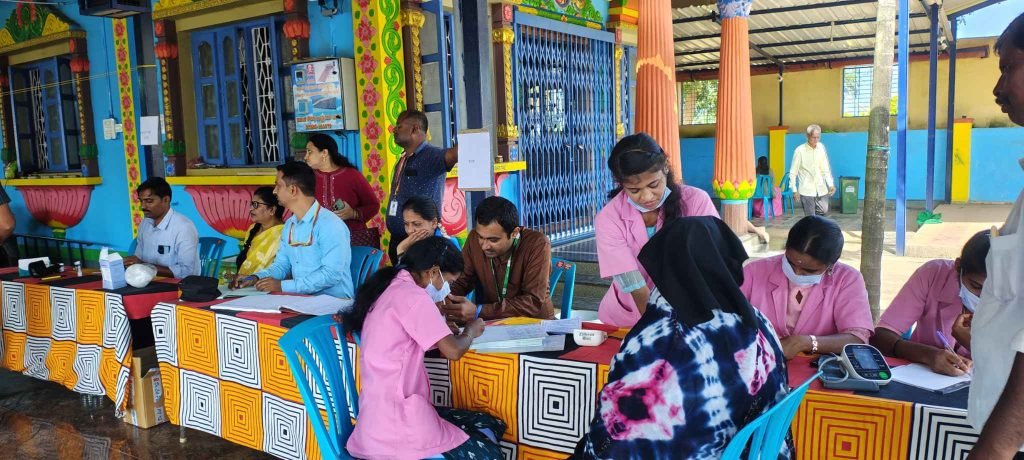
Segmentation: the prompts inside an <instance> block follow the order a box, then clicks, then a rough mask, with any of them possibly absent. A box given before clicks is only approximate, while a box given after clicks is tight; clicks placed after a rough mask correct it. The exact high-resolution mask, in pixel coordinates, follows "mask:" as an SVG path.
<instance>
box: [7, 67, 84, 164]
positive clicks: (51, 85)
mask: <svg viewBox="0 0 1024 460" xmlns="http://www.w3.org/2000/svg"><path fill="white" fill-rule="evenodd" d="M10 80H11V107H12V108H13V111H14V135H15V142H14V144H15V148H16V149H17V154H18V165H19V168H20V169H21V171H22V172H23V173H29V174H30V173H34V172H67V171H72V170H77V169H78V168H80V167H81V161H80V160H79V156H78V153H79V152H78V147H79V138H80V135H81V133H80V132H79V126H78V103H77V102H76V99H75V81H74V78H73V74H72V73H71V61H70V60H69V59H67V58H63V57H53V58H48V59H43V60H40V61H35V62H32V63H29V64H24V65H19V66H12V67H11V68H10Z"/></svg>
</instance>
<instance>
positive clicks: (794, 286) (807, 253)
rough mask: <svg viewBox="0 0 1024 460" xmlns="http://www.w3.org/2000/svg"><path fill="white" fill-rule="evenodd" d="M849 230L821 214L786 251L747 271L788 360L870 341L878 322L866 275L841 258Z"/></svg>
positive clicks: (752, 294)
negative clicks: (845, 230)
mask: <svg viewBox="0 0 1024 460" xmlns="http://www.w3.org/2000/svg"><path fill="white" fill-rule="evenodd" d="M842 252H843V231H842V230H840V229H839V226H838V225H836V223H835V222H833V221H831V220H829V219H826V218H824V217H819V216H808V217H804V218H803V219H800V221H799V222H797V223H796V225H794V226H793V228H792V229H791V230H790V231H789V237H788V238H787V239H786V252H785V253H784V254H782V255H779V256H775V257H769V258H767V259H761V260H758V261H756V262H752V263H750V264H749V265H747V266H746V267H744V269H743V273H744V277H743V279H744V282H743V287H742V289H743V293H744V294H745V295H746V296H747V298H748V299H750V303H751V304H752V305H754V307H756V308H757V309H758V310H760V311H761V313H763V314H764V316H765V317H767V318H768V320H769V321H771V323H772V326H774V327H775V331H776V332H777V333H778V334H779V338H780V339H781V340H782V349H783V351H784V352H785V354H786V359H790V358H792V357H794V356H796V355H797V354H799V353H809V354H818V353H837V354H838V353H840V352H842V350H843V347H844V346H845V345H846V344H849V343H867V341H868V339H869V338H870V337H871V330H872V329H873V328H874V323H873V322H872V320H871V306H870V305H869V304H868V292H867V289H866V288H865V287H864V277H863V276H861V274H860V272H859V271H857V270H856V269H854V268H853V267H850V266H849V265H846V264H843V263H841V262H839V256H840V255H842Z"/></svg>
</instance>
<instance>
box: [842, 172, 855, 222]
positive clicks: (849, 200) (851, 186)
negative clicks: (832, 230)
mask: <svg viewBox="0 0 1024 460" xmlns="http://www.w3.org/2000/svg"><path fill="white" fill-rule="evenodd" d="M859 195H860V178H859V177H849V176H844V177H840V178H839V200H840V203H841V207H840V208H841V209H840V212H842V213H843V214H857V201H858V197H859Z"/></svg>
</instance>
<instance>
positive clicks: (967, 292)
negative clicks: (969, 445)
mask: <svg viewBox="0 0 1024 460" xmlns="http://www.w3.org/2000/svg"><path fill="white" fill-rule="evenodd" d="M989 246H990V245H989V231H988V230H985V231H982V232H979V233H977V234H975V235H974V236H973V237H971V239H970V240H968V241H967V244H966V245H964V249H963V252H961V254H960V258H959V259H956V260H933V261H930V262H928V263H926V264H924V265H922V266H921V268H919V269H917V271H916V272H914V275H913V276H911V277H910V279H909V280H907V284H905V285H904V286H903V289H902V290H900V293H899V294H898V295H897V296H896V298H895V299H893V301H892V303H891V304H889V308H888V309H886V310H885V314H883V315H882V318H881V319H879V320H878V327H876V328H875V335H874V337H872V338H871V344H872V345H874V346H875V347H876V348H878V349H879V350H881V351H882V353H885V354H886V355H888V356H892V357H895V358H903V359H906V360H908V361H913V362H915V363H921V364H924V365H926V366H928V367H930V368H931V369H932V370H933V371H935V372H938V373H940V374H946V375H963V374H964V373H966V372H968V371H970V369H971V366H972V364H973V363H972V362H971V359H970V358H971V351H970V347H971V340H970V330H969V329H967V328H965V329H966V330H964V331H961V332H960V333H958V331H957V330H956V328H957V324H958V322H959V323H961V327H963V326H962V323H963V322H964V321H963V320H960V318H961V316H964V319H967V320H969V318H970V315H971V314H973V313H974V309H975V307H976V306H977V304H978V300H979V296H980V295H981V287H982V285H983V284H985V279H986V278H987V277H988V274H987V272H986V269H985V257H986V256H988V249H989ZM958 320H959V321H958ZM915 323H916V324H917V326H916V327H915V328H914V333H913V334H912V335H911V336H910V340H903V338H902V337H903V334H905V333H906V332H907V331H908V330H910V328H911V327H912V326H913V325H914V324H915ZM938 334H941V335H942V339H940V338H939V335H938ZM943 340H945V342H946V343H943ZM946 344H949V345H950V346H951V347H953V350H954V351H955V352H956V353H952V352H950V351H949V350H947V349H946Z"/></svg>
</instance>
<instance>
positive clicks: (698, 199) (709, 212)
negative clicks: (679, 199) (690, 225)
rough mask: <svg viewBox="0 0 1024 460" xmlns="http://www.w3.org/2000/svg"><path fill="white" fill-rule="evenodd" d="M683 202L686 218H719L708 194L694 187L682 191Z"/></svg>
mask: <svg viewBox="0 0 1024 460" xmlns="http://www.w3.org/2000/svg"><path fill="white" fill-rule="evenodd" d="M683 202H684V203H685V205H686V217H697V216H712V217H719V218H721V216H719V215H718V209H716V208H715V203H714V202H712V201H711V196H710V195H708V192H705V191H704V190H701V189H699V188H696V187H687V188H686V189H684V193H683Z"/></svg>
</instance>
